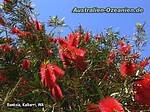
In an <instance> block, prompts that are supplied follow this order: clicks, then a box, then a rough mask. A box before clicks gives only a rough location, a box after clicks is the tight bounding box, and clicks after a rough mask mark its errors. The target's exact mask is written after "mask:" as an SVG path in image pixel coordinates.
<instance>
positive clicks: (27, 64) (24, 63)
mask: <svg viewBox="0 0 150 112" xmlns="http://www.w3.org/2000/svg"><path fill="white" fill-rule="evenodd" d="M21 66H22V68H24V69H28V68H29V67H30V60H29V59H23V60H22V63H21Z"/></svg>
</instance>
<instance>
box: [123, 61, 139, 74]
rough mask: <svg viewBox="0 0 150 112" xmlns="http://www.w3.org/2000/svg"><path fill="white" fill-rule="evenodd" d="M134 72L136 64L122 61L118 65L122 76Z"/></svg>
mask: <svg viewBox="0 0 150 112" xmlns="http://www.w3.org/2000/svg"><path fill="white" fill-rule="evenodd" d="M135 72H136V64H135V63H133V62H129V63H128V62H126V61H124V62H123V63H122V64H121V67H120V73H121V75H122V76H127V75H133V74H134V73H135Z"/></svg>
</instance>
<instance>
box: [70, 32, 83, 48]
mask: <svg viewBox="0 0 150 112" xmlns="http://www.w3.org/2000/svg"><path fill="white" fill-rule="evenodd" d="M80 38H81V34H80V33H71V34H69V35H68V45H70V46H74V47H77V46H78V44H79V41H80Z"/></svg>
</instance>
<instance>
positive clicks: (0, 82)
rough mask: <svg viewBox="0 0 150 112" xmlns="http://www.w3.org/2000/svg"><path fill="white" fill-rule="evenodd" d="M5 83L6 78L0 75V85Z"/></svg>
mask: <svg viewBox="0 0 150 112" xmlns="http://www.w3.org/2000/svg"><path fill="white" fill-rule="evenodd" d="M6 81H7V78H6V76H5V75H3V74H2V73H0V84H3V83H5V82H6Z"/></svg>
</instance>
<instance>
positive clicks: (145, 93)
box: [134, 74, 150, 106]
mask: <svg viewBox="0 0 150 112" xmlns="http://www.w3.org/2000/svg"><path fill="white" fill-rule="evenodd" d="M134 84H136V86H135V87H134V91H135V92H136V93H135V100H136V101H138V102H140V103H142V104H143V105H146V106H150V94H149V93H150V74H149V75H145V76H143V79H142V80H139V81H136V82H134Z"/></svg>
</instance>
